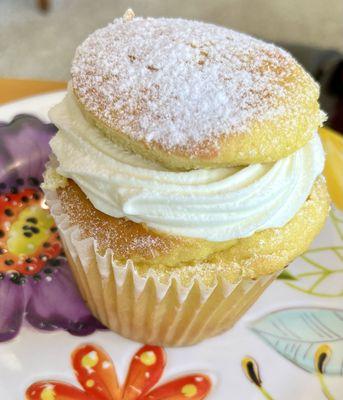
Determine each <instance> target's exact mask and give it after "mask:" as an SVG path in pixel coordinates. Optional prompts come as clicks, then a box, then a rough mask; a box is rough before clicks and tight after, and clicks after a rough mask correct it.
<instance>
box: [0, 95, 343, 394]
mask: <svg viewBox="0 0 343 400" xmlns="http://www.w3.org/2000/svg"><path fill="white" fill-rule="evenodd" d="M62 96H63V92H58V93H52V94H48V95H43V96H37V97H32V98H29V99H25V100H22V101H18V102H15V103H11V104H8V105H5V106H3V107H1V108H0V121H1V123H0V192H1V196H0V246H1V248H0V341H1V343H0V399H1V400H22V399H25V395H26V396H27V397H26V398H27V399H29V400H34V399H35V400H62V399H63V400H85V399H88V400H111V399H112V400H120V399H126V400H129V399H130V400H134V399H138V398H139V399H150V400H153V399H154V400H162V399H169V400H181V399H193V400H198V399H209V400H230V399H233V400H247V399H248V400H255V399H256V400H257V399H265V398H266V399H274V400H290V399H292V400H308V399H311V400H322V399H336V400H338V399H342V398H343V380H342V374H343V302H342V299H343V297H342V296H343V265H342V264H343V263H342V257H343V243H342V237H343V213H342V212H340V211H339V210H338V208H336V207H335V206H334V205H333V207H332V210H331V214H330V218H328V220H327V223H326V225H325V227H324V229H323V231H322V232H321V233H320V235H319V236H318V237H317V239H316V240H315V241H314V243H313V245H312V247H311V249H310V250H309V251H308V252H307V253H305V254H304V255H303V256H302V257H300V258H298V259H297V260H296V261H295V262H294V263H293V264H292V265H291V266H290V267H289V268H288V269H287V270H286V271H284V272H283V273H282V274H281V276H280V279H278V280H277V281H276V282H275V283H274V284H272V285H271V286H270V287H269V288H268V289H267V291H266V292H265V294H264V295H263V296H262V297H261V298H260V299H259V300H258V302H257V303H256V304H255V305H254V306H253V307H252V308H251V309H250V310H249V311H248V312H247V314H246V315H245V316H244V317H243V318H242V319H241V320H240V321H239V323H237V325H236V326H235V327H234V328H233V329H232V330H231V331H229V332H227V333H224V334H222V335H220V336H217V337H215V338H212V339H210V340H207V341H205V342H203V343H201V344H198V345H196V346H193V347H187V348H176V349H168V348H167V349H162V348H158V347H153V346H144V345H142V344H139V343H135V342H132V341H129V340H127V339H124V338H122V337H120V336H118V335H116V334H115V333H112V332H110V331H107V330H105V329H104V328H103V327H102V326H101V325H100V324H99V323H98V322H97V321H96V320H95V319H94V318H93V317H92V316H91V315H90V313H89V311H88V310H87V308H86V307H85V305H84V304H83V302H82V300H81V299H80V297H79V295H78V292H77V290H76V288H75V286H74V283H73V281H72V278H71V276H70V272H69V269H68V265H67V262H66V259H65V258H64V255H63V250H62V249H61V244H60V241H59V237H58V233H57V232H56V229H55V226H54V223H53V221H52V219H51V217H50V216H49V213H48V210H47V208H46V206H45V203H44V199H43V197H42V193H41V191H40V189H39V183H40V181H41V179H42V177H41V174H42V170H43V168H44V163H45V161H46V159H47V156H48V153H49V147H48V141H49V139H50V138H51V136H52V135H53V134H54V133H55V127H54V126H53V125H51V124H48V119H47V110H48V109H49V108H50V107H51V106H52V105H53V104H55V103H57V102H58V101H59V100H61V98H62ZM323 137H324V136H323ZM328 138H329V139H327V140H328V143H327V145H328V146H329V147H330V146H331V147H330V149H331V150H332V149H333V150H332V151H331V150H330V151H329V158H330V157H331V156H332V154H335V153H336V155H335V156H334V157H338V161H337V159H336V160H334V159H331V158H330V166H332V165H335V163H338V165H339V163H340V160H341V159H339V157H341V156H342V153H341V149H342V148H340V149H339V148H337V147H335V146H337V143H338V145H341V142H340V139H339V137H338V136H335V139H334V140H331V139H330V138H334V135H333V134H332V135H331V134H329V135H328ZM335 143H336V144H335ZM339 143H340V144H339ZM332 146H333V147H332ZM329 147H327V149H328V148H329ZM340 165H341V166H342V164H340ZM330 171H331V176H330V178H329V177H328V178H329V179H330V187H331V191H332V195H333V198H334V199H335V198H336V199H337V200H338V202H339V198H342V197H341V196H342V193H341V192H340V191H339V190H340V189H339V187H334V189H332V187H333V186H332V185H334V183H332V182H336V181H338V179H336V180H335V178H334V177H333V176H332V169H331V170H330ZM330 171H329V172H330ZM338 171H339V169H338ZM337 173H339V172H337ZM338 202H337V204H338ZM9 232H11V233H12V235H11V239H10V240H7V237H8V235H9ZM19 253H25V254H27V257H26V258H25V259H19V258H18V257H17V254H19ZM56 381H58V382H57V383H56ZM119 387H121V389H118V388H119ZM124 388H125V389H124ZM139 396H141V397H139Z"/></svg>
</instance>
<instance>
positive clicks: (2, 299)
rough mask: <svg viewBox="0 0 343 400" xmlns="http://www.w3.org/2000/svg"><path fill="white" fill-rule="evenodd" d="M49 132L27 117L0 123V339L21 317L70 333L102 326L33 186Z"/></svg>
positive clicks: (47, 127) (10, 334)
mask: <svg viewBox="0 0 343 400" xmlns="http://www.w3.org/2000/svg"><path fill="white" fill-rule="evenodd" d="M55 131H56V128H55V127H54V126H53V125H52V124H43V123H42V122H41V121H40V120H39V119H37V118H35V117H32V116H28V115H19V116H17V117H15V118H14V119H13V121H12V122H11V123H10V124H4V123H0V341H6V340H9V339H12V338H14V337H15V336H16V335H17V334H18V332H19V330H20V327H21V325H22V323H23V321H24V320H26V321H27V322H28V323H29V324H31V325H32V326H34V327H36V328H38V329H42V330H55V329H65V330H67V331H69V332H70V333H72V334H75V335H85V334H89V333H91V332H93V331H94V330H95V329H97V328H102V326H101V324H100V323H99V322H98V321H97V320H96V319H95V318H94V317H92V316H91V314H90V312H89V311H88V309H87V308H86V306H85V304H84V303H83V301H82V299H81V297H80V295H79V293H78V291H77V289H76V286H75V284H74V281H73V278H72V276H71V273H70V271H69V268H68V265H67V260H66V258H65V256H64V254H63V251H62V246H61V242H60V238H59V236H58V232H57V228H56V226H55V225H54V221H53V219H52V217H51V216H50V214H49V211H48V209H47V207H46V205H45V202H44V197H43V193H42V191H41V190H40V188H39V185H40V182H41V180H42V173H43V170H44V165H45V163H46V161H47V159H48V156H49V152H50V149H49V140H50V138H51V137H52V135H53V134H54V133H55Z"/></svg>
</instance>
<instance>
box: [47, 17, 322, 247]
mask: <svg viewBox="0 0 343 400" xmlns="http://www.w3.org/2000/svg"><path fill="white" fill-rule="evenodd" d="M317 97H318V88H317V85H316V84H315V83H314V82H313V80H312V79H311V78H310V77H309V75H308V74H307V73H306V72H305V71H304V70H303V69H302V68H301V67H300V66H299V65H298V64H297V63H296V62H295V61H294V59H293V58H292V57H291V56H290V55H289V54H288V53H286V52H285V51H283V50H281V49H279V48H277V47H275V46H273V45H270V44H266V43H264V42H262V41H259V40H256V39H253V38H251V37H249V36H246V35H243V34H240V33H237V32H233V31H230V30H228V29H225V28H221V27H217V26H214V25H209V24H204V23H201V22H194V21H185V20H180V19H176V20H174V19H163V18H162V19H153V18H147V19H143V18H133V16H132V14H129V15H127V14H126V15H125V16H124V18H121V19H117V20H115V21H114V22H113V23H112V24H110V25H108V26H107V27H105V28H103V29H100V30H98V31H96V32H95V33H93V34H92V35H90V36H89V38H88V39H86V41H85V42H84V43H83V44H82V45H81V46H80V47H79V48H78V49H77V51H76V55H75V59H74V62H73V66H72V80H71V82H70V84H69V87H68V93H67V96H66V97H65V99H64V100H63V101H62V103H60V104H58V105H57V106H55V107H54V108H53V109H52V110H51V112H50V117H51V119H52V121H53V122H54V123H55V124H56V125H57V127H58V128H59V131H58V133H57V134H56V136H55V137H54V138H53V139H52V141H51V142H50V144H51V148H52V150H53V153H54V155H55V158H56V161H57V162H56V166H55V167H54V168H53V171H51V170H48V172H47V174H46V176H45V185H46V187H48V186H50V187H53V188H55V187H56V183H57V185H61V179H62V180H63V178H61V176H62V177H64V178H69V179H71V180H72V181H74V183H76V185H77V186H78V187H79V188H80V189H81V191H82V192H83V193H84V194H85V195H86V197H87V198H88V200H89V201H90V202H91V203H92V205H93V206H94V207H95V208H96V209H97V210H99V211H101V212H102V213H104V214H107V215H109V216H111V217H115V218H118V219H120V218H124V219H125V218H126V219H128V220H130V221H132V222H135V223H137V224H142V225H143V226H144V227H147V228H148V229H152V230H154V231H155V232H162V233H163V234H167V235H172V236H175V237H176V236H178V237H184V238H197V239H202V240H206V241H210V242H216V243H219V242H228V241H231V240H235V239H240V238H247V237H249V236H252V235H254V234H255V233H256V232H260V231H262V230H266V229H268V228H278V227H282V226H284V225H285V224H287V223H288V222H289V221H290V220H291V219H292V218H293V217H294V216H295V215H296V213H297V212H298V211H299V210H300V209H301V207H302V206H303V204H304V203H305V202H306V199H307V198H308V196H309V195H310V193H311V190H312V188H313V185H314V182H315V181H316V179H317V177H318V176H319V175H320V174H321V172H322V170H323V167H324V152H323V148H322V146H321V142H320V139H319V137H318V134H317V133H316V129H317V127H318V124H319V123H320V119H321V113H320V111H319V107H318V102H317ZM64 183H66V181H64ZM64 183H63V182H62V184H64Z"/></svg>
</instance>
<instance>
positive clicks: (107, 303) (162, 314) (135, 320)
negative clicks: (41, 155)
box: [46, 191, 279, 346]
mask: <svg viewBox="0 0 343 400" xmlns="http://www.w3.org/2000/svg"><path fill="white" fill-rule="evenodd" d="M46 197H47V204H48V205H49V207H50V211H51V214H52V216H53V217H54V219H55V221H56V224H57V226H58V229H59V231H60V235H61V239H62V241H63V244H64V249H65V252H66V255H67V257H68V261H69V264H70V267H71V269H72V271H73V275H74V277H75V280H76V282H77V285H78V287H79V290H80V292H81V295H82V297H83V298H84V300H85V301H86V303H87V304H88V306H89V308H90V310H91V311H92V313H93V314H94V315H95V316H96V317H97V318H98V319H99V320H100V321H101V322H102V323H103V324H104V325H105V326H107V327H108V328H110V329H111V330H113V331H115V332H117V333H119V334H120V335H122V336H125V337H127V338H129V339H132V340H135V341H138V342H142V343H148V344H155V345H161V346H187V345H192V344H195V343H197V342H200V341H202V340H204V339H206V338H209V337H211V336H215V335H217V334H219V333H221V332H223V331H225V330H228V329H230V328H231V327H232V326H233V325H234V324H235V322H237V321H238V320H239V319H240V317H241V316H242V315H243V314H244V313H245V312H246V311H247V309H248V308H249V307H250V306H252V305H253V304H254V303H255V301H256V300H257V298H258V297H259V296H260V295H261V294H262V293H263V291H264V290H265V289H266V288H267V287H268V285H269V284H270V283H271V282H273V281H274V279H275V278H276V277H277V275H278V273H279V272H277V273H274V274H272V275H266V276H262V277H260V278H258V279H256V280H251V279H241V280H240V281H239V282H237V283H229V282H227V281H224V280H223V279H222V278H220V277H219V278H218V282H217V283H216V285H215V286H213V287H211V288H209V287H207V286H205V285H204V284H203V283H202V282H201V281H200V280H197V279H195V280H194V281H193V283H192V284H191V285H190V286H189V287H186V286H184V285H182V284H181V282H180V281H179V280H178V279H177V278H176V277H171V278H170V281H169V284H164V283H161V282H160V280H159V278H158V277H157V275H156V276H155V274H154V271H153V270H150V271H149V273H148V274H147V276H144V277H142V276H140V275H139V274H138V273H137V271H136V270H135V266H134V264H133V263H132V261H131V260H128V261H127V263H126V264H125V265H122V264H118V263H116V262H115V260H113V259H112V251H111V250H108V251H107V252H106V254H105V255H104V256H101V255H100V254H98V253H97V251H96V243H95V240H94V239H93V238H87V239H81V237H80V231H79V228H78V227H77V226H75V225H71V224H70V223H69V221H68V216H67V215H66V214H65V213H63V211H62V207H61V205H60V203H59V200H58V199H57V196H56V193H54V192H52V191H47V192H46Z"/></svg>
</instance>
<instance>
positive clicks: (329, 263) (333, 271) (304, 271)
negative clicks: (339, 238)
mask: <svg viewBox="0 0 343 400" xmlns="http://www.w3.org/2000/svg"><path fill="white" fill-rule="evenodd" d="M301 259H302V264H301V265H299V262H298V263H297V265H296V266H294V268H292V266H291V271H292V273H291V276H292V277H293V278H294V279H293V280H291V281H290V279H289V278H288V279H287V278H284V279H287V282H285V283H286V284H287V285H288V286H290V287H292V288H294V289H297V290H299V291H301V292H303V293H306V294H310V295H313V296H319V297H340V296H343V246H332V247H318V248H315V249H311V250H308V251H307V252H306V253H305V254H303V255H302V256H301Z"/></svg>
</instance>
